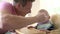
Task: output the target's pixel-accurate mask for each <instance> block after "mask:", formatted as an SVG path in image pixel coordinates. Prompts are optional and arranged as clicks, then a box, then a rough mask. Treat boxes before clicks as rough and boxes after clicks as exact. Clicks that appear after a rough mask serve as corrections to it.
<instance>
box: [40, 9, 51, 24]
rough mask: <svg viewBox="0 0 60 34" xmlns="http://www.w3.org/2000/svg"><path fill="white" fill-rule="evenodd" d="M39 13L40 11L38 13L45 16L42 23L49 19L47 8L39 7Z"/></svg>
mask: <svg viewBox="0 0 60 34" xmlns="http://www.w3.org/2000/svg"><path fill="white" fill-rule="evenodd" d="M39 13H40V14H44V16H45V21H43V22H44V23H45V22H47V21H49V19H50V16H49V14H48V11H47V10H45V9H41V10H40V11H39Z"/></svg>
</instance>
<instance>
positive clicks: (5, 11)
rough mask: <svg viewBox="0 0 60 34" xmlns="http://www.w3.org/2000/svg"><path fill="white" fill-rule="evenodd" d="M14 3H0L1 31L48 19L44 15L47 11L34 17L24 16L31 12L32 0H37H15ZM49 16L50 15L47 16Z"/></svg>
mask: <svg viewBox="0 0 60 34" xmlns="http://www.w3.org/2000/svg"><path fill="white" fill-rule="evenodd" d="M13 1H14V2H13V5H12V4H10V3H7V2H2V3H1V4H0V12H1V13H2V19H1V20H2V25H3V26H2V28H1V30H0V31H1V32H2V31H3V32H6V31H7V30H14V29H18V28H22V27H24V26H27V25H29V24H32V23H35V22H43V21H46V20H48V19H46V18H45V17H44V14H46V13H44V14H43V13H38V14H37V15H36V16H34V17H24V16H25V15H26V14H27V13H30V12H31V7H32V2H34V1H35V0H13ZM47 16H48V15H47ZM47 18H48V17H47Z"/></svg>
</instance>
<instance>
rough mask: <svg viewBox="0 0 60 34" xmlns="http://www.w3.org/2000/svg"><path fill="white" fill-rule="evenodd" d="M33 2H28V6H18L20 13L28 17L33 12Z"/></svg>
mask: <svg viewBox="0 0 60 34" xmlns="http://www.w3.org/2000/svg"><path fill="white" fill-rule="evenodd" d="M31 7H32V2H27V4H26V5H25V6H24V7H23V6H22V5H21V4H20V3H19V4H18V6H17V8H16V9H17V10H18V12H20V13H22V14H23V15H26V14H27V13H30V12H31Z"/></svg>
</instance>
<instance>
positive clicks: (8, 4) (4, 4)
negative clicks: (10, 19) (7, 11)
mask: <svg viewBox="0 0 60 34" xmlns="http://www.w3.org/2000/svg"><path fill="white" fill-rule="evenodd" d="M3 7H12V4H10V3H8V2H0V8H3Z"/></svg>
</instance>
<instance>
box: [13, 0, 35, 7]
mask: <svg viewBox="0 0 60 34" xmlns="http://www.w3.org/2000/svg"><path fill="white" fill-rule="evenodd" d="M28 1H31V2H34V1H35V0H14V3H18V2H20V3H21V4H22V6H23V7H24V6H25V5H26V3H27V2H28Z"/></svg>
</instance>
